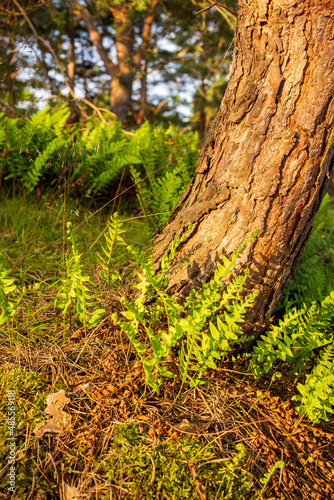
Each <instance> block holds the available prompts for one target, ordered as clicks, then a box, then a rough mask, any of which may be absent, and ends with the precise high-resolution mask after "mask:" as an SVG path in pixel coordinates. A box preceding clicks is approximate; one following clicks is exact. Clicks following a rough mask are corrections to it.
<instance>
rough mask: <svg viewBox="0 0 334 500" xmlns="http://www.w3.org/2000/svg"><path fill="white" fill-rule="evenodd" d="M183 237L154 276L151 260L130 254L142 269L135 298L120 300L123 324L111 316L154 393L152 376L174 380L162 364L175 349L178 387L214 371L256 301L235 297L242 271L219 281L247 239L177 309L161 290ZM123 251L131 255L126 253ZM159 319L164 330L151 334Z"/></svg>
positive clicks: (237, 338)
mask: <svg viewBox="0 0 334 500" xmlns="http://www.w3.org/2000/svg"><path fill="white" fill-rule="evenodd" d="M185 237H186V235H183V236H182V237H181V238H180V239H179V240H178V241H176V242H175V243H174V244H173V245H172V246H171V249H170V251H169V252H168V253H166V254H165V255H164V256H163V259H162V262H161V272H160V273H159V274H156V272H155V269H154V268H153V265H152V258H150V259H146V260H145V259H144V258H143V256H142V255H141V256H138V253H133V255H134V257H135V258H136V260H137V262H138V263H139V264H140V265H141V268H142V270H141V272H140V273H138V277H139V280H140V281H139V283H138V285H137V288H138V289H139V290H140V295H139V297H138V298H137V299H136V300H135V301H134V302H133V303H131V302H129V301H128V300H126V299H125V298H123V299H122V303H123V305H124V306H125V308H126V309H127V310H126V311H124V312H123V313H122V314H123V316H124V317H125V318H126V319H127V321H124V320H122V319H119V318H118V317H117V315H113V320H114V321H115V322H116V323H117V324H119V325H120V326H121V328H122V329H123V331H124V332H125V333H126V335H127V336H128V338H129V339H130V341H131V342H132V344H133V345H134V347H135V349H136V351H137V354H138V355H139V357H140V359H141V360H142V363H143V367H144V371H145V376H146V382H147V383H148V384H149V385H150V386H151V387H152V388H153V389H154V390H155V391H156V392H159V384H160V381H159V378H158V377H157V374H158V373H159V374H160V375H162V376H167V377H170V376H174V374H173V373H171V372H170V371H169V370H168V369H167V368H166V361H165V359H166V357H167V356H168V355H169V354H170V352H171V350H172V349H173V348H174V347H175V346H177V345H179V359H180V374H181V380H182V385H183V384H184V383H185V381H189V383H190V386H194V385H198V384H200V383H201V376H202V374H203V372H204V371H205V370H207V369H208V368H217V366H216V362H215V360H219V359H221V357H222V356H224V355H225V354H226V353H227V352H228V351H230V350H231V349H232V347H233V344H238V343H239V342H242V341H243V340H244V339H243V337H242V330H241V325H242V323H243V320H244V314H245V312H246V310H247V309H248V308H249V307H250V306H251V304H252V303H253V301H254V299H255V296H256V293H253V294H252V295H250V296H249V297H246V298H243V297H242V296H241V294H242V292H243V286H244V284H245V282H246V280H247V278H248V275H249V271H248V270H246V271H245V272H244V273H243V274H242V275H241V276H239V277H236V278H234V279H232V280H231V282H230V283H229V284H228V285H227V286H226V282H225V279H226V277H227V276H229V275H230V273H231V271H232V269H233V268H234V267H235V266H236V259H237V257H238V255H239V253H240V252H241V250H242V248H243V247H244V245H246V244H247V243H248V242H249V241H250V240H247V241H246V242H245V243H244V244H243V245H241V246H240V247H239V248H238V249H237V251H236V252H235V253H233V255H232V257H231V260H229V259H227V258H226V257H224V256H223V257H222V260H223V264H224V265H222V264H220V263H218V264H217V268H216V270H215V273H214V277H213V279H212V280H211V281H210V283H209V284H204V285H203V289H202V290H199V291H197V292H192V293H191V295H190V296H189V298H188V299H187V300H186V301H185V303H184V304H183V305H182V306H181V305H179V304H178V303H177V302H176V301H175V300H174V299H173V298H172V297H170V296H169V295H167V294H166V292H165V291H164V287H165V286H166V282H167V277H166V273H167V269H168V265H169V263H170V262H171V261H172V259H173V258H174V254H175V250H176V248H177V247H178V246H179V245H180V244H181V243H182V240H183V239H184V238H185ZM129 250H130V251H133V250H132V249H131V248H130V249H129ZM147 296H151V297H154V298H155V303H154V305H153V307H152V308H150V309H148V308H147V307H146V305H145V301H146V298H147ZM163 315H165V316H166V319H167V329H166V331H165V330H160V329H159V330H158V331H156V328H155V327H154V325H156V324H157V322H158V320H159V319H160V318H161V316H163ZM140 329H143V330H144V331H145V332H146V335H147V339H148V341H149V344H150V348H151V352H149V351H148V350H147V348H146V347H145V345H144V344H143V343H142V342H140V341H139V340H138V334H139V331H140ZM154 372H155V374H154Z"/></svg>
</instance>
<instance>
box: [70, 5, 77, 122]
mask: <svg viewBox="0 0 334 500" xmlns="http://www.w3.org/2000/svg"><path fill="white" fill-rule="evenodd" d="M67 31H68V37H69V45H68V49H67V53H68V63H67V75H68V83H69V85H70V86H71V89H72V91H73V92H74V85H75V82H74V79H75V64H76V57H75V37H76V29H75V25H74V12H73V8H72V5H71V4H70V5H69V6H68V9H67ZM78 120H79V114H78V110H77V107H76V104H75V101H74V100H71V101H70V116H69V117H68V120H67V125H68V126H70V125H73V124H74V123H76V122H77V121H78Z"/></svg>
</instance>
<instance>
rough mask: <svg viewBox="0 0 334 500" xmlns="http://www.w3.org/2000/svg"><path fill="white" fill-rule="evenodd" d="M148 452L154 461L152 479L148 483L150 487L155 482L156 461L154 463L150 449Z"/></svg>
mask: <svg viewBox="0 0 334 500" xmlns="http://www.w3.org/2000/svg"><path fill="white" fill-rule="evenodd" d="M146 453H147V455H148V456H149V457H150V460H151V462H152V476H151V479H150V480H149V482H148V483H147V487H148V488H149V487H150V486H152V485H153V483H154V479H155V471H156V466H155V463H154V460H153V457H152V455H151V454H150V453H149V452H148V451H146Z"/></svg>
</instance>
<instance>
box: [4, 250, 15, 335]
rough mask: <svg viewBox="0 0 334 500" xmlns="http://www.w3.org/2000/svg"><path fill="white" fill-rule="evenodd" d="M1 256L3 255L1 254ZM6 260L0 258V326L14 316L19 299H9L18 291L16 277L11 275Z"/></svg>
mask: <svg viewBox="0 0 334 500" xmlns="http://www.w3.org/2000/svg"><path fill="white" fill-rule="evenodd" d="M0 257H1V255H0ZM9 274H10V271H9V270H8V269H6V267H5V263H4V260H3V259H2V258H0V326H2V325H3V324H4V323H6V322H7V321H8V320H9V318H11V317H12V316H14V314H15V311H16V309H17V306H18V303H19V301H17V300H16V301H12V300H9V299H8V295H10V294H12V293H13V292H15V291H16V285H15V284H14V283H15V279H14V278H10V277H9Z"/></svg>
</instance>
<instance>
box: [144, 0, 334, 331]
mask: <svg viewBox="0 0 334 500" xmlns="http://www.w3.org/2000/svg"><path fill="white" fill-rule="evenodd" d="M333 96H334V3H333V1H331V0H321V1H319V0H299V1H298V2H296V1H295V0H261V1H256V2H255V1H254V0H253V1H252V0H239V3H238V22H237V29H236V34H235V51H234V56H233V62H232V66H231V71H230V76H229V82H228V86H227V89H226V92H225V95H224V97H223V100H222V102H221V105H220V107H219V109H218V112H217V115H216V117H215V120H214V122H213V124H212V126H211V128H210V131H209V133H208V136H207V138H206V141H205V143H204V145H203V147H202V150H201V153H200V156H199V160H198V163H197V169H196V174H195V177H194V179H193V182H192V184H191V185H190V187H189V188H188V190H187V191H186V193H185V194H184V195H183V196H182V198H181V200H180V202H179V204H178V205H177V207H176V209H175V210H174V212H173V213H172V215H171V217H170V219H169V221H168V222H167V224H166V226H165V227H164V228H163V229H162V232H161V234H160V235H158V236H157V238H156V246H157V248H156V252H155V255H154V261H155V264H156V266H157V267H158V266H159V263H160V261H161V257H162V255H163V254H164V252H165V251H166V250H167V249H168V248H169V247H170V244H171V241H172V240H173V239H175V238H177V237H179V236H180V235H181V234H182V233H184V232H185V231H186V229H187V227H188V225H189V223H192V229H191V232H190V233H189V235H188V236H187V238H186V239H185V241H184V242H183V243H182V245H181V246H180V248H179V251H178V252H177V254H176V256H175V259H174V260H173V262H172V263H171V265H170V270H169V285H168V289H169V292H170V293H171V294H172V295H173V296H175V297H176V298H178V299H179V300H180V301H181V300H183V299H184V297H185V296H187V295H188V294H189V292H190V290H191V289H193V288H197V287H199V286H200V285H201V283H202V282H203V281H209V280H210V279H211V278H212V275H213V272H214V268H215V265H216V262H217V261H218V260H219V258H220V257H221V255H222V254H225V255H227V256H228V255H230V254H231V252H232V251H233V250H235V249H236V248H237V245H238V244H240V243H242V242H244V241H245V240H246V239H247V238H248V237H249V236H250V235H251V234H252V233H253V232H254V231H255V230H259V236H258V237H257V238H256V239H255V240H253V241H252V242H251V243H250V244H248V245H247V246H246V247H245V249H244V250H243V252H242V254H241V255H240V269H242V268H245V267H249V268H250V269H251V276H250V280H249V283H248V288H249V289H250V290H252V289H258V290H259V295H258V297H257V299H256V301H255V303H254V306H253V308H252V310H251V311H250V312H249V314H248V316H247V318H246V327H245V332H247V333H250V334H251V333H252V334H254V333H255V334H256V333H259V332H260V331H261V330H262V329H263V328H264V326H265V325H266V323H267V322H268V319H269V318H270V316H271V315H272V312H273V308H274V306H275V305H276V303H277V301H278V298H279V296H280V293H281V291H282V288H283V286H284V284H285V283H286V282H287V280H288V279H289V278H290V275H291V272H292V270H293V268H294V267H295V265H296V263H297V261H298V259H299V257H300V254H301V251H302V249H303V247H304V245H305V243H306V241H307V239H308V237H309V235H310V231H311V227H312V223H313V219H314V216H315V214H316V212H317V210H318V208H319V205H320V203H321V200H322V198H323V196H324V194H325V192H326V190H327V187H328V183H329V179H330V175H331V173H332V171H333V157H334V131H333V122H334V97H333Z"/></svg>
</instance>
